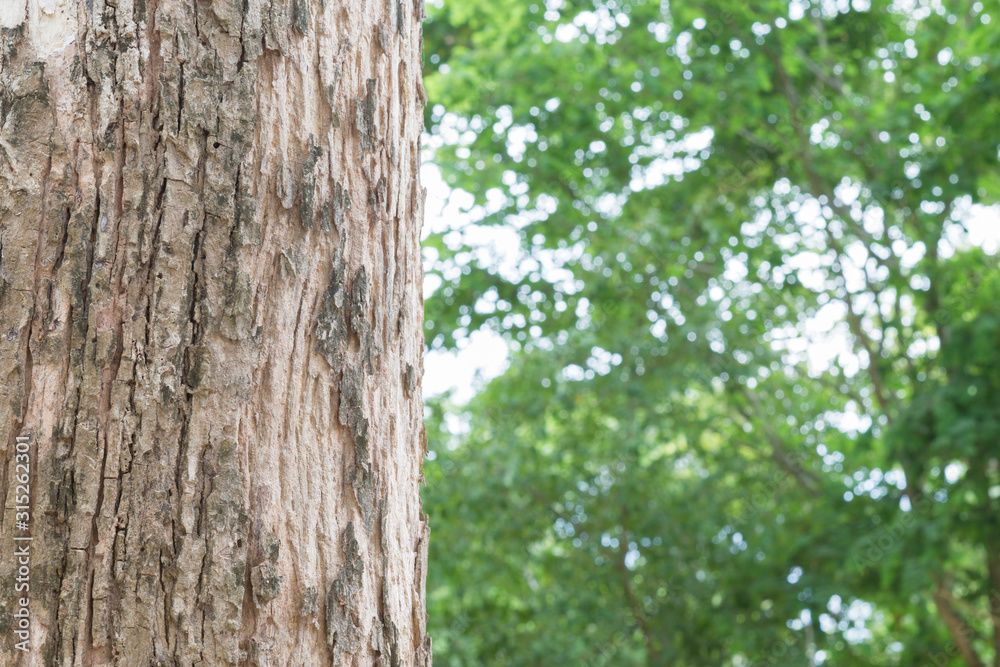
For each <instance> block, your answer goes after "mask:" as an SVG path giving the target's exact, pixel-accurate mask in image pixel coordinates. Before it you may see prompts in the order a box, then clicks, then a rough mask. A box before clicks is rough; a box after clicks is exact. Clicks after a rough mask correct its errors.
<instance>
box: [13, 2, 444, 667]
mask: <svg viewBox="0 0 1000 667" xmlns="http://www.w3.org/2000/svg"><path fill="white" fill-rule="evenodd" d="M421 18H422V10H421V6H420V4H419V2H417V3H414V4H412V5H411V4H410V3H406V2H390V3H382V4H379V3H367V2H362V1H361V0H339V1H333V0H326V1H321V0H198V1H197V2H193V3H192V2H187V1H184V0H116V1H115V0H87V1H86V2H78V1H77V0H54V2H52V3H47V4H46V6H45V8H42V7H39V6H37V3H35V2H34V0H29V1H28V9H27V10H26V11H25V12H24V15H23V16H17V15H14V13H11V12H6V13H4V14H2V15H0V368H2V369H3V370H4V373H5V374H6V375H5V377H4V380H5V382H3V383H0V424H3V425H4V427H5V428H7V429H8V434H7V447H6V449H5V451H4V453H3V458H2V459H0V463H2V467H0V471H2V472H0V485H2V486H0V493H2V495H3V497H4V502H5V505H4V512H3V515H2V518H0V522H2V524H0V554H2V555H3V556H4V557H3V558H2V559H0V595H2V596H5V599H6V600H7V602H8V604H7V605H6V606H3V605H0V662H2V663H3V664H10V665H32V664H38V665H41V664H59V665H111V664H122V665H146V664H150V665H199V664H201V665H217V664H251V665H313V664H334V665H371V664H377V665H409V664H415V665H423V664H429V660H430V655H429V640H427V638H426V626H425V618H424V616H425V612H424V597H423V596H424V586H423V578H424V573H425V571H426V567H425V564H424V562H425V559H426V541H427V531H426V520H425V518H424V517H423V515H422V512H421V510H420V500H419V493H418V477H419V473H420V465H421V460H422V456H423V453H424V450H423V446H422V444H421V443H422V426H421V419H422V403H421V397H420V391H419V381H418V378H419V375H420V372H421V368H422V364H421V354H422V349H423V338H422V333H421V321H422V316H421V313H422V298H421V294H420V291H421V279H422V272H421V265H420V253H419V241H420V220H421V218H422V207H423V190H422V188H420V186H419V184H418V179H417V175H418V168H419V161H420V146H419V138H420V136H419V135H420V129H421V127H422V118H423V112H422V107H423V103H424V99H423V95H422V88H421V84H420V27H419V21H420V19H421ZM23 432H30V433H31V434H32V435H33V437H34V440H33V447H34V450H33V452H32V469H33V473H32V503H31V504H32V519H33V525H32V535H33V536H34V542H33V543H32V554H33V555H32V565H31V568H32V569H31V591H30V598H31V609H32V612H33V621H32V639H31V641H32V652H31V653H28V654H25V653H23V652H21V651H18V650H16V649H15V647H14V639H13V634H12V632H11V630H12V620H13V619H12V616H11V613H12V611H13V608H14V605H13V604H12V597H13V590H14V586H13V582H14V576H15V569H14V559H13V558H10V557H9V556H10V555H11V554H12V553H13V550H14V548H15V546H14V543H13V541H12V530H11V522H12V521H13V506H14V504H15V503H14V501H13V495H14V494H13V488H12V483H11V482H12V480H11V458H12V452H13V444H14V441H15V438H16V436H17V435H18V434H20V433H23Z"/></svg>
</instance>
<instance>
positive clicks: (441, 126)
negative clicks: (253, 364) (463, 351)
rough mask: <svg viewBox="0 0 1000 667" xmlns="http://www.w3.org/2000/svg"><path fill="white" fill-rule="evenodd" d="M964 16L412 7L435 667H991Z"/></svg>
mask: <svg viewBox="0 0 1000 667" xmlns="http://www.w3.org/2000/svg"><path fill="white" fill-rule="evenodd" d="M996 9H997V6H996V5H994V4H992V3H986V6H984V3H982V2H969V1H965V0H962V1H954V2H950V1H946V0H941V1H938V0H934V1H933V2H927V1H925V0H900V1H899V2H895V3H884V2H876V1H874V0H873V1H872V2H871V3H869V2H867V1H865V0H855V1H853V2H847V1H845V0H836V1H834V0H824V1H823V2H806V1H795V2H790V3H789V2H783V1H776V0H759V1H757V2H742V1H738V0H702V1H691V0H663V1H662V2H656V1H652V0H443V2H442V1H439V2H438V3H437V4H434V3H431V4H429V6H428V8H427V10H428V19H427V23H426V24H425V46H424V57H425V66H426V73H425V81H426V89H427V95H428V98H429V102H428V105H427V119H426V120H427V128H428V132H429V134H428V142H427V143H428V145H429V147H428V153H429V156H430V159H431V160H432V161H433V162H434V163H435V164H436V165H438V167H439V169H440V171H441V174H442V175H443V177H444V181H445V182H446V183H447V184H448V186H449V187H450V188H451V189H453V191H455V192H459V191H464V192H465V193H468V195H471V196H470V197H468V198H469V199H470V200H471V201H472V206H471V207H470V208H469V210H468V211H467V212H466V214H465V215H464V216H463V218H462V221H461V222H456V223H455V224H453V225H450V226H449V227H447V228H445V229H438V230H436V231H435V233H433V234H431V235H429V237H428V238H427V240H426V243H425V261H426V264H427V273H428V285H429V287H428V288H427V291H428V294H429V296H428V299H427V303H426V308H427V341H428V345H429V347H430V348H431V349H432V350H447V349H455V348H461V347H463V346H465V345H467V344H468V340H469V336H470V334H471V333H472V332H475V331H477V330H479V329H482V328H487V329H490V330H492V331H494V332H496V333H498V334H500V335H501V336H503V338H504V339H505V341H506V342H507V346H508V348H509V350H510V358H509V366H508V368H507V369H506V371H505V372H504V373H503V374H502V375H501V376H500V377H498V378H496V379H493V380H492V381H490V382H489V383H488V384H486V385H485V386H483V387H481V389H480V391H478V392H477V393H476V395H475V396H474V397H473V398H472V399H471V401H469V402H467V403H462V404H458V403H456V402H454V401H452V400H450V399H449V397H448V396H438V397H435V398H432V399H430V400H428V406H427V414H428V420H427V432H428V440H429V448H430V454H429V456H428V461H427V462H426V466H425V473H426V488H425V492H424V497H425V509H426V511H427V512H428V513H429V514H430V515H431V518H432V528H433V539H432V543H431V555H430V571H429V576H428V586H427V587H428V607H429V613H430V628H431V630H430V631H431V634H432V636H433V638H434V653H435V663H436V664H437V665H448V666H458V665H589V666H594V667H596V666H598V665H650V666H654V665H676V666H688V665H691V666H715V665H732V666H734V667H740V666H750V665H819V664H823V665H843V666H853V665H935V666H938V667H941V666H950V665H970V666H980V665H983V666H985V665H1000V526H998V523H1000V514H998V504H1000V501H998V498H1000V468H998V457H1000V269H998V263H997V257H996V256H995V252H996V244H995V242H991V241H989V240H988V239H989V234H990V233H993V237H992V238H994V239H995V238H996V237H997V236H998V235H1000V234H997V228H998V227H1000V215H998V210H1000V209H998V208H996V207H995V205H996V203H997V200H998V197H1000V169H998V150H1000V125H998V118H1000V15H997V12H996ZM990 12H992V13H993V14H994V15H993V16H991V15H990ZM975 225H978V227H979V229H980V231H982V229H984V228H985V229H986V230H987V234H986V238H987V240H982V239H983V235H982V234H981V233H980V234H979V235H978V236H977V232H976V229H975V228H974V226H975ZM497 230H507V231H508V232H511V230H513V232H512V233H515V234H516V238H517V240H518V243H517V249H516V253H515V257H514V260H513V261H506V262H501V261H499V260H498V258H497V255H496V253H495V252H493V251H492V249H491V245H490V242H489V239H490V238H491V237H490V234H491V232H494V231H497ZM484 239H485V240H484Z"/></svg>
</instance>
